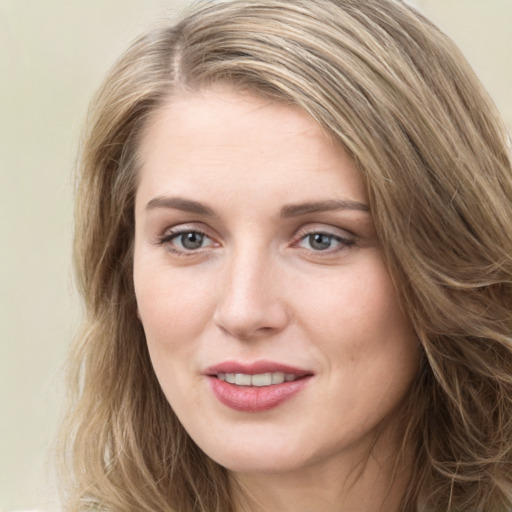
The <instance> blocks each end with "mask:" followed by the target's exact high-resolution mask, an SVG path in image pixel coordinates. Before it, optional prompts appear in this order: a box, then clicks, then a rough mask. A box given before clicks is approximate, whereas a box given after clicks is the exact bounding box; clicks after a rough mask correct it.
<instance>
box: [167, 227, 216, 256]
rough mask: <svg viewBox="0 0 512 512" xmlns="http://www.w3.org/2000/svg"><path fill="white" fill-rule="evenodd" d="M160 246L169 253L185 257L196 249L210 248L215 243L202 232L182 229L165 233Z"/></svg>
mask: <svg viewBox="0 0 512 512" xmlns="http://www.w3.org/2000/svg"><path fill="white" fill-rule="evenodd" d="M160 244H161V245H163V246H165V247H166V248H167V249H168V250H169V251H170V252H173V253H178V254H184V255H186V254H190V253H193V252H195V251H197V250H198V249H204V248H207V247H212V246H214V245H215V242H214V241H213V240H212V239H211V238H210V237H209V236H207V235H206V234H205V233H203V232H202V231H197V230H191V229H188V230H185V229H184V230H176V231H172V232H171V233H166V234H165V235H164V236H163V237H162V238H161V239H160Z"/></svg>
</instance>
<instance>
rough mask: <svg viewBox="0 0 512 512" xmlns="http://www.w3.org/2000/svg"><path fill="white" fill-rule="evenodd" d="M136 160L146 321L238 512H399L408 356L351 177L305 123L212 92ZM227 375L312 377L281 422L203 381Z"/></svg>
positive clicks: (275, 107)
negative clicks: (277, 366) (250, 366)
mask: <svg viewBox="0 0 512 512" xmlns="http://www.w3.org/2000/svg"><path fill="white" fill-rule="evenodd" d="M140 157H141V162H142V166H141V169H140V176H139V184H138V189H137V194H136V211H135V218H136V235H135V254H134V283H135V291H136V297H137V303H138V310H139V318H140V320H141V322H142V324H143V326H144V330H145V333H146V337H147V343H148V348H149V352H150V356H151V359H152V362H153V366H154V369H155V372H156V375H157V377H158V379H159V382H160V384H161V386H162V389H163V391H164V393H165V395H166V397H167V399H168V400H169V402H170V404H171V406H172V407H173V409H174V411H175V412H176V414H177V415H178V417H179V419H180V421H181V422H182V424H183V425H184V427H185V428H186V430H187V431H188V432H189V434H190V435H191V437H192V438H193V439H194V440H195V442H196V443H197V444H198V445H199V446H200V447H201V449H202V450H203V451H204V452H205V453H206V454H208V455H209V456H210V457H211V458H213V459H214V460H215V461H217V462H218V463H219V464H221V465H223V466H225V467H226V468H228V470H229V471H230V475H231V477H232V479H233V481H234V482H236V483H237V485H236V486H235V489H236V491H235V494H236V499H237V500H238V504H239V509H240V510H244V511H246V510H251V511H256V510H281V511H286V510H290V511H292V510H293V511H294V512H300V511H309V512H310V511H311V510H320V511H322V512H328V511H330V510H332V511H336V512H340V511H345V510H346V511H349V510H350V511H354V510H357V511H358V512H364V511H366V510H368V511H372V512H375V511H376V510H379V509H381V510H386V511H387V512H390V511H393V510H396V509H397V506H398V502H399V499H400V495H401V494H402V492H403V488H404V482H405V478H406V477H405V475H406V473H407V472H406V471H405V472H404V474H401V473H400V471H399V472H398V473H397V474H396V475H395V479H394V480H393V482H390V474H391V473H392V470H391V465H392V463H393V462H394V460H395V455H396V453H397V450H398V444H399V441H400V439H399V437H400V434H399V428H398V425H397V420H396V411H397V409H398V408H399V407H400V405H401V404H402V403H403V401H404V399H405V397H406V396H407V392H408V390H409V388H410V384H411V382H412V380H413V378H414V376H415V374H416V373H417V368H418V359H419V357H418V344H417V341H416V339H415V336H414V333H413V331H412V328H411V326H410V323H409V321H408V319H407V318H406V316H405V315H404V314H403V312H402V311H401V310H400V308H399V306H398V303H397V297H396V292H395V289H394V287H393V284H392V281H391V279H390V276H389V274H388V271H387V269H386V266H385V264H384V261H383V258H382V254H381V251H380V248H379V243H378V239H377V236H376V233H375V229H374V225H373V221H372V215H371V213H370V211H369V209H368V208H367V198H366V193H365V189H364V186H363V182H362V180H361V178H360V176H359V174H358V172H357V170H356V168H355V165H354V163H353V161H352V160H351V159H350V158H349V157H348V156H347V154H346V153H345V152H343V151H342V150H341V149H340V148H339V147H336V146H335V145H334V144H333V143H332V142H331V141H330V140H329V138H327V137H326V136H325V134H324V133H323V132H322V130H321V129H320V127H319V126H318V125H317V124H316V123H315V122H314V121H313V120H312V119H311V118H310V117H309V116H308V115H307V114H306V113H304V112H303V111H302V110H300V109H299V108H297V107H294V106H286V105H282V104H278V103H274V102H271V101H269V100H266V99H262V98H260V97H258V96H254V95H251V94H248V93H241V92H237V91H235V90H232V89H230V88H228V87H221V86H215V87H212V88H210V89H207V90H204V91H200V92H195V93H188V94H184V95H181V96H177V97H174V98H172V99H170V100H169V102H168V103H167V104H165V105H164V106H163V107H162V108H161V109H160V111H159V112H158V113H157V114H156V116H155V117H154V118H153V119H152V120H151V122H150V123H149V124H148V126H147V129H146V131H145V133H144V136H143V139H142V142H141V146H140ZM177 197H178V198H180V201H181V202H180V201H176V199H175V198H177ZM169 198H174V199H173V200H171V201H170V200H169ZM183 199H185V200H186V201H194V202H196V203H200V204H201V205H202V206H204V207H205V208H204V210H205V211H200V210H199V209H198V208H197V207H195V210H197V211H185V210H187V209H188V210H190V208H189V207H190V203H184V202H183V201H182V200H183ZM318 202H321V203H323V208H324V209H320V210H318V209H317V210H318V211H317V210H315V209H314V208H313V209H311V208H302V209H297V208H295V209H294V208H290V205H304V204H307V205H310V204H311V203H318ZM326 202H327V204H328V205H331V207H332V205H333V204H334V203H333V202H337V203H336V204H337V206H338V207H337V208H335V209H328V210H325V203H326ZM317 206H318V205H317ZM283 213H284V214H285V215H283ZM184 232H186V233H191V232H192V235H190V236H192V238H193V239H194V240H195V241H197V240H198V238H197V237H198V236H202V237H203V238H202V242H200V244H199V246H198V247H197V248H194V249H190V248H186V247H190V246H186V247H185V246H184V245H183V242H184V240H185V242H186V240H187V239H184V238H183V233H184ZM193 233H196V234H195V235H194V234H193ZM197 233H202V234H203V235H198V234H197ZM315 233H317V234H322V233H323V234H324V237H323V238H322V242H324V243H323V245H322V246H321V247H322V248H321V249H319V245H318V244H315V243H314V241H315V239H314V238H312V236H310V235H313V234H315ZM194 237H195V238H194ZM199 240H201V239H199ZM228 360H229V361H232V360H236V361H241V362H254V361H259V360H271V361H276V362H280V363H286V364H288V365H292V366H294V367H299V368H302V369H306V370H307V371H308V372H310V373H311V374H312V375H313V376H312V377H311V378H310V379H309V382H308V383H307V385H306V386H305V387H304V388H303V389H302V390H301V391H300V392H299V393H297V394H296V395H294V396H293V397H292V398H290V399H289V400H287V401H285V402H284V403H282V404H280V405H279V406H277V407H275V408H272V409H270V410H266V411H262V412H245V411H236V410H233V409H231V408H229V407H227V406H225V405H224V404H222V403H220V402H219V400H218V399H217V398H216V397H215V396H214V394H213V393H212V390H211V387H210V385H209V382H208V378H207V377H206V376H205V375H204V370H205V368H207V367H209V366H211V365H214V364H218V363H221V362H223V361H228ZM377 431H378V432H379V433H380V435H379V436H378V438H376V433H377ZM376 439H377V440H376ZM368 454H370V455H369V456H368ZM405 467H406V466H405Z"/></svg>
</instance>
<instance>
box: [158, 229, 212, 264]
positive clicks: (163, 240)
mask: <svg viewBox="0 0 512 512" xmlns="http://www.w3.org/2000/svg"><path fill="white" fill-rule="evenodd" d="M199 224H201V226H198V223H189V222H187V223H184V224H177V225H175V226H168V227H166V228H165V229H164V230H163V232H162V233H161V234H160V235H158V236H157V239H156V244H157V245H162V246H165V247H166V249H167V250H168V251H169V252H171V253H173V254H175V255H178V256H193V255H199V254H201V253H204V252H205V251H208V250H210V249H211V248H212V247H215V246H219V245H220V244H219V243H218V242H217V240H216V237H215V236H214V235H213V234H212V233H211V230H210V229H208V228H207V227H206V226H205V225H204V224H203V223H199ZM185 233H198V234H200V235H202V236H204V237H205V238H208V239H209V240H211V242H212V243H211V244H209V245H208V246H206V247H200V248H197V249H185V248H180V247H177V246H175V245H172V241H173V239H175V238H177V237H179V236H180V235H183V234H185Z"/></svg>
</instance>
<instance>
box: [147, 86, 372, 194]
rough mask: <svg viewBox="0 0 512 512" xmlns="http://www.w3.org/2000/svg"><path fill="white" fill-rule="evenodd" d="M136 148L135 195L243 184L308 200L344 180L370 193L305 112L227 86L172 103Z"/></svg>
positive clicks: (351, 189)
mask: <svg viewBox="0 0 512 512" xmlns="http://www.w3.org/2000/svg"><path fill="white" fill-rule="evenodd" d="M139 150H140V151H139V157H140V162H141V164H142V165H141V169H140V176H139V191H138V193H140V192H144V193H145V194H146V193H150V192H149V190H151V193H154V194H156V193H170V192H171V190H167V191H166V190H159V189H165V188H166V187H167V188H169V189H170V188H173V187H177V186H180V187H185V188H187V190H184V191H186V192H191V191H194V193H202V194H206V193H207V192H208V188H212V187H214V188H215V187H216V188H218V187H219V186H224V188H227V187H229V185H230V184H231V185H233V186H235V185H236V186H239V185H241V184H244V192H245V193H247V194H249V193H252V192H254V191H255V190H256V189H257V188H258V187H264V188H265V187H266V188H267V189H268V190H269V191H270V190H273V192H274V193H276V194H290V193H292V191H298V189H299V188H301V187H302V188H303V190H302V193H303V195H307V192H308V190H309V191H310V192H311V195H314V194H315V193H316V192H315V190H316V189H318V190H320V189H322V188H323V190H324V192H325V190H326V188H332V189H335V188H336V187H337V186H338V185H339V184H341V183H342V182H343V188H344V190H345V192H346V193H347V194H348V195H353V196H355V197H353V198H352V199H354V200H361V199H362V198H363V197H364V196H365V191H364V187H363V183H362V180H361V178H360V176H359V173H358V171H357V170H356V168H355V165H354V162H353V161H352V159H351V158H350V157H349V156H348V155H347V154H346V153H345V152H344V151H343V150H342V149H341V148H340V147H338V146H337V145H336V144H335V143H334V142H333V141H332V140H331V138H329V137H328V136H327V135H326V134H325V133H324V131H323V130H322V128H321V127H320V126H319V124H318V123H316V122H315V121H314V120H313V119H312V118H311V117H310V116H309V115H308V114H307V113H306V112H305V111H303V110H302V109H300V108H299V107H297V106H294V105H286V104H284V103H278V102H275V101H272V100H269V99H267V98H262V97H261V96H257V95H254V94H250V93H247V92H239V91H236V90H233V89H231V88H228V87H219V86H217V87H215V88H210V89H207V90H203V91H199V92H194V93H187V94H182V95H179V96H176V97H173V98H170V99H169V101H168V102H166V103H165V104H164V105H163V106H162V107H161V108H160V109H159V110H158V111H157V112H156V114H155V115H154V117H153V118H152V119H151V121H150V122H149V123H148V125H147V127H146V129H145V132H144V134H143V137H142V141H141V145H140V148H139ZM186 183H188V186H185V185H186ZM198 184H200V185H201V190H198ZM141 189H142V190H141ZM318 190H317V191H318ZM172 192H174V191H172ZM298 199H300V200H303V199H306V198H302V197H301V198H298ZM307 199H311V198H307ZM349 199H350V198H349Z"/></svg>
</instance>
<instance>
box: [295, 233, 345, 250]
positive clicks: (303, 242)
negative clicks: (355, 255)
mask: <svg viewBox="0 0 512 512" xmlns="http://www.w3.org/2000/svg"><path fill="white" fill-rule="evenodd" d="M297 245H298V246H299V247H303V248H305V249H310V250H313V251H327V250H329V249H333V248H338V247H339V246H343V245H345V246H348V245H351V242H350V241H349V240H345V239H343V238H341V237H339V236H336V235H332V234H330V233H310V234H308V235H306V236H303V237H302V238H301V239H300V241H299V243H298V244H297Z"/></svg>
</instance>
